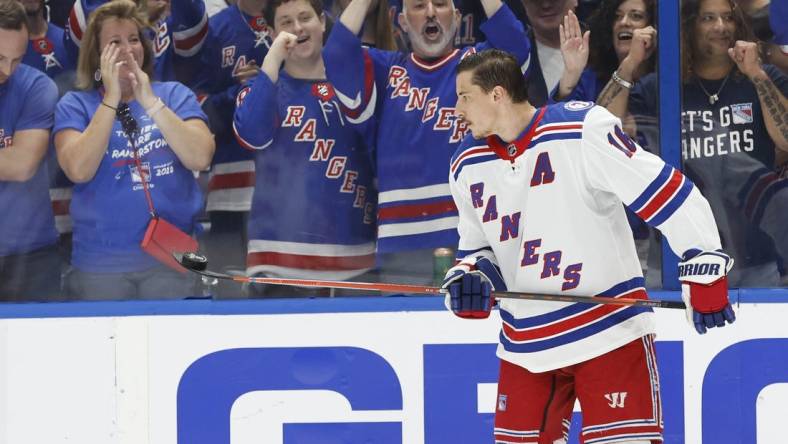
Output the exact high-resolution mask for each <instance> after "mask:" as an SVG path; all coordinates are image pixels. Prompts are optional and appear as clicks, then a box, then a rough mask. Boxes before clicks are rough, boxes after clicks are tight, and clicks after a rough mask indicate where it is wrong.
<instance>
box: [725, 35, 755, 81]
mask: <svg viewBox="0 0 788 444" xmlns="http://www.w3.org/2000/svg"><path fill="white" fill-rule="evenodd" d="M728 56H730V58H731V59H732V60H733V63H735V64H736V66H737V67H738V68H739V71H741V73H742V74H744V75H745V76H747V77H748V78H750V79H752V78H753V77H755V76H756V75H758V74H761V73H762V72H763V67H762V66H761V59H760V57H759V55H758V44H757V43H755V42H745V41H744V40H737V41H736V43H735V44H734V45H733V48H728Z"/></svg>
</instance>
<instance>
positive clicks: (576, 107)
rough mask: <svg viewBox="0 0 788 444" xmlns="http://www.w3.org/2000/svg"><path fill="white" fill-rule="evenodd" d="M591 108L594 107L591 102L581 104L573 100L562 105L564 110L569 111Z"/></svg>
mask: <svg viewBox="0 0 788 444" xmlns="http://www.w3.org/2000/svg"><path fill="white" fill-rule="evenodd" d="M592 106H594V103H593V102H581V101H579V100H573V101H571V102H566V103H565V104H564V108H566V109H568V110H569V111H581V110H584V109H587V108H591V107H592Z"/></svg>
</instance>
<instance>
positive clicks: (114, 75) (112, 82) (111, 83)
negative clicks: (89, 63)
mask: <svg viewBox="0 0 788 444" xmlns="http://www.w3.org/2000/svg"><path fill="white" fill-rule="evenodd" d="M119 55H120V47H119V46H118V45H116V44H115V43H113V42H111V43H108V44H107V45H105V46H104V49H102V50H101V56H100V61H99V62H100V70H101V83H102V84H103V85H104V98H103V100H104V103H106V104H107V105H109V106H112V107H117V106H118V103H120V98H121V95H122V93H121V90H120V79H119V72H120V67H121V65H123V64H124V63H125V62H122V61H118V56H119Z"/></svg>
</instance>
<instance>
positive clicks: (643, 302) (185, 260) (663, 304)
mask: <svg viewBox="0 0 788 444" xmlns="http://www.w3.org/2000/svg"><path fill="white" fill-rule="evenodd" d="M173 256H175V259H176V260H177V261H178V262H179V263H180V264H181V265H183V267H184V268H186V269H187V270H189V271H192V272H194V273H197V274H200V275H202V276H206V277H210V278H214V279H223V280H231V281H235V282H238V283H242V284H243V283H254V284H270V285H289V286H297V287H311V288H338V289H345V290H365V291H375V292H385V293H403V294H431V295H443V294H444V293H443V292H442V291H441V289H440V287H426V286H421V285H411V284H391V283H384V282H352V281H327V280H315V279H285V278H268V277H249V276H235V275H231V274H224V273H217V272H215V271H210V270H208V269H207V265H208V260H207V258H205V256H201V255H199V254H196V253H183V254H178V253H176V254H174V255H173ZM490 296H492V297H494V298H496V299H526V300H534V301H555V302H581V303H586V304H608V305H624V306H639V307H652V308H676V309H685V308H687V307H686V305H684V302H681V301H667V300H659V299H632V298H610V297H601V296H578V295H568V294H564V295H556V294H543V293H524V292H518V291H493V292H492V294H491V295H490Z"/></svg>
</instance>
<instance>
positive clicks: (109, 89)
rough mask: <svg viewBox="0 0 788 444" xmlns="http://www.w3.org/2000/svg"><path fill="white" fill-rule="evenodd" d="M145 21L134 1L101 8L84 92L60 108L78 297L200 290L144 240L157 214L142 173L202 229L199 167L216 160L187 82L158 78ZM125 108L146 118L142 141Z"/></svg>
mask: <svg viewBox="0 0 788 444" xmlns="http://www.w3.org/2000/svg"><path fill="white" fill-rule="evenodd" d="M144 24H145V18H144V17H143V16H142V15H141V14H140V13H139V11H138V9H137V8H136V6H135V5H134V3H132V2H131V1H129V0H113V1H111V2H108V3H105V4H104V5H102V6H100V7H98V8H97V9H96V11H95V12H94V14H93V15H92V16H91V21H90V24H89V25H88V28H87V30H86V31H85V39H84V41H83V45H84V50H83V51H82V54H81V59H80V63H79V67H80V68H79V70H78V72H77V87H79V88H80V89H82V90H83V91H78V92H69V93H67V94H66V95H65V96H64V97H63V98H62V99H61V101H60V102H59V103H58V106H57V109H56V111H55V127H54V130H53V133H54V134H55V137H54V138H55V148H56V149H57V156H58V161H59V162H60V165H61V167H62V168H63V171H64V172H65V173H66V175H67V176H68V177H69V178H70V179H71V180H72V181H74V183H75V184H76V185H75V186H74V193H73V198H72V200H71V216H72V218H73V221H74V234H73V253H72V266H73V269H72V270H71V271H70V273H69V274H68V275H67V277H66V279H65V282H64V288H65V291H66V292H67V293H68V295H69V296H71V297H81V298H87V299H119V298H164V297H184V296H192V295H194V294H195V293H194V292H195V288H194V284H195V281H194V279H193V278H192V277H189V276H186V275H183V274H181V273H178V272H176V271H174V270H172V269H169V268H167V267H165V266H164V265H161V264H159V263H158V262H157V261H156V260H155V259H154V258H153V257H151V256H148V255H147V253H145V252H144V251H143V250H142V249H141V247H140V242H141V241H142V239H143V235H144V233H145V230H146V227H147V225H148V222H149V221H150V218H151V214H150V212H149V207H148V201H147V198H146V194H145V192H144V183H143V179H142V178H143V177H144V178H145V182H146V183H148V187H149V188H150V194H151V199H152V201H153V205H154V207H155V211H156V213H157V214H158V215H159V216H160V217H161V218H163V219H165V220H166V221H168V222H170V223H171V224H173V225H175V226H177V227H178V228H179V229H181V230H182V231H184V232H186V233H193V232H194V231H195V218H196V215H197V214H198V213H199V211H200V210H201V208H202V204H203V199H202V193H201V192H200V189H199V186H198V184H197V181H196V180H195V178H194V175H193V173H192V170H201V169H203V168H206V167H207V166H208V164H209V163H210V159H211V156H212V154H213V150H214V143H213V138H212V137H211V134H210V131H209V130H208V127H207V125H206V123H205V121H206V120H207V118H206V117H205V114H204V113H203V112H202V110H201V109H200V106H199V104H198V103H197V100H196V98H195V96H194V94H193V93H192V92H191V91H190V90H189V89H188V88H186V87H185V86H183V85H182V84H180V83H177V82H163V83H158V82H156V83H153V84H151V83H150V80H149V79H150V76H151V75H152V72H153V66H152V65H153V53H152V50H151V47H150V42H148V41H147V40H146V39H145V37H144V34H143V30H144ZM96 71H98V72H99V74H100V76H94V74H95V72H96ZM96 77H98V78H99V79H100V80H97V79H96ZM123 105H125V106H128V108H129V110H130V114H131V115H132V116H133V118H134V119H135V120H136V121H137V122H139V123H138V126H139V136H138V137H137V138H136V139H135V140H134V144H133V145H132V143H131V141H129V140H128V137H127V135H126V133H125V132H124V131H123V128H122V125H121V123H120V122H119V121H118V120H117V119H116V118H115V117H116V113H117V112H118V111H119V107H120V106H123ZM135 158H137V159H136V160H135Z"/></svg>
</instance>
